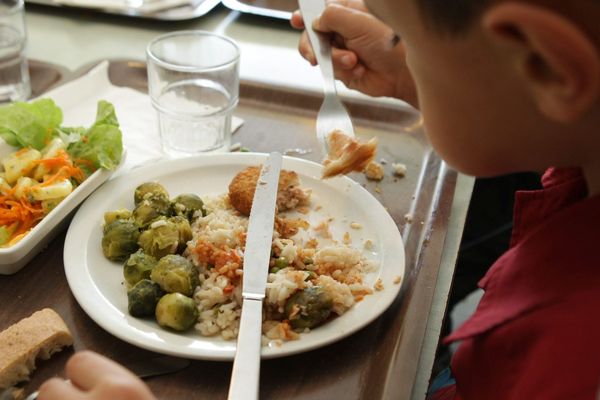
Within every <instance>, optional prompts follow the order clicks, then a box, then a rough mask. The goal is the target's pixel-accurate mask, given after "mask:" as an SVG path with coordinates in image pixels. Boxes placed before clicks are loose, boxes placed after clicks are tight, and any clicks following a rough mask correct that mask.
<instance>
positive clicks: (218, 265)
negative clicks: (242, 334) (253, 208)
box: [186, 195, 375, 342]
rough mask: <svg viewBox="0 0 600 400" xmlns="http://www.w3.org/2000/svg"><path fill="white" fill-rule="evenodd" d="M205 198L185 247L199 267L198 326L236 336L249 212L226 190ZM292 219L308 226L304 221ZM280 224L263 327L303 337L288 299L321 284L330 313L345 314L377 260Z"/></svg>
mask: <svg viewBox="0 0 600 400" xmlns="http://www.w3.org/2000/svg"><path fill="white" fill-rule="evenodd" d="M203 200H204V203H205V209H206V210H207V215H206V216H204V217H200V218H197V219H196V221H195V222H194V224H193V225H192V230H193V239H192V240H191V241H190V242H189V243H188V248H187V253H186V254H187V255H188V257H189V258H190V259H191V260H192V262H193V263H194V265H195V266H196V267H197V268H198V270H199V273H200V286H198V287H197V288H196V291H195V293H194V299H195V301H196V303H197V306H198V311H199V318H198V322H197V324H196V326H195V327H196V330H197V331H198V332H199V333H200V334H201V335H203V336H221V337H222V338H223V339H226V340H232V339H235V338H236V337H237V334H238V331H239V323H240V315H241V304H242V276H243V255H244V248H245V241H246V231H247V228H248V218H247V217H245V216H243V215H241V214H240V213H239V212H238V211H236V210H235V209H234V208H233V207H232V206H231V204H230V202H229V198H228V196H227V195H222V196H213V197H206V198H204V199H203ZM294 224H295V225H294V226H299V227H303V228H307V227H308V223H307V222H305V221H301V222H298V221H296V222H294ZM283 225H284V224H283ZM281 226H282V223H278V224H276V227H277V229H276V231H275V232H274V234H273V242H272V258H271V263H270V268H271V269H270V271H271V272H270V273H269V275H268V280H267V288H266V297H265V300H264V308H263V316H264V320H263V324H262V332H263V339H264V340H265V341H267V342H268V341H270V340H275V341H280V340H293V339H298V338H299V334H298V333H297V332H296V331H294V330H293V329H292V327H291V325H290V323H289V321H288V320H287V316H286V314H285V311H286V310H285V307H286V302H287V301H288V300H289V299H290V297H291V296H293V295H294V294H295V293H297V292H298V291H301V290H304V289H307V288H311V287H317V286H318V287H320V288H322V289H323V291H324V292H326V293H327V295H328V296H329V298H331V301H332V306H331V310H332V315H342V314H344V313H345V312H346V311H348V310H349V309H350V308H351V307H352V306H353V305H354V304H355V303H356V302H357V301H360V300H361V299H362V298H363V297H364V296H366V295H368V294H371V293H372V289H371V288H370V287H369V286H368V285H366V284H365V283H364V281H363V278H364V275H365V274H366V273H367V272H370V271H372V270H373V269H374V267H375V265H373V262H371V261H368V260H367V259H365V258H364V257H363V256H362V254H361V252H360V251H359V250H357V249H354V248H352V247H349V246H347V245H332V246H323V247H319V245H318V241H317V240H315V238H311V237H310V236H309V235H308V232H309V231H308V230H305V231H304V232H301V233H299V234H296V235H292V236H291V237H289V229H288V230H286V229H285V228H280V227H281ZM296 230H297V229H296ZM293 232H295V230H294V231H293ZM282 257H283V258H284V259H286V260H290V261H291V262H289V265H288V266H287V267H284V268H280V269H278V268H277V267H276V260H277V259H279V258H282ZM325 323H327V321H325ZM305 331H308V329H305Z"/></svg>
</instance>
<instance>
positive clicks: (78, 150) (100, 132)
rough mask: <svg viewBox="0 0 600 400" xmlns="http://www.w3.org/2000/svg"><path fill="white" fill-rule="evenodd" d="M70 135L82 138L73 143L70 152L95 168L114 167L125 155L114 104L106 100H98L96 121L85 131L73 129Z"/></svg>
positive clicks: (72, 155) (69, 148)
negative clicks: (78, 135)
mask: <svg viewBox="0 0 600 400" xmlns="http://www.w3.org/2000/svg"><path fill="white" fill-rule="evenodd" d="M68 133H69V134H70V135H74V134H80V135H81V139H80V140H79V141H76V142H74V143H71V144H70V145H69V147H68V152H69V154H70V155H71V157H73V158H75V159H84V160H88V161H90V162H91V163H92V165H93V166H94V168H105V169H114V168H116V167H117V165H119V162H120V161H121V157H122V155H123V139H122V135H121V130H120V129H119V122H118V120H117V116H116V114H115V108H114V106H113V105H112V104H111V103H109V102H107V101H104V100H100V101H99V102H98V110H97V112H96V122H94V125H92V126H91V127H90V128H89V129H87V130H86V131H85V132H84V131H81V130H79V131H78V130H77V129H71V130H69V132H68Z"/></svg>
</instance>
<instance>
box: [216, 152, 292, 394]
mask: <svg viewBox="0 0 600 400" xmlns="http://www.w3.org/2000/svg"><path fill="white" fill-rule="evenodd" d="M281 163H282V156H281V154H279V153H277V152H274V153H271V154H270V155H269V157H268V158H267V160H266V161H265V162H264V163H263V166H262V168H261V171H260V176H259V178H258V181H257V183H256V191H255V192H254V198H253V200H252V208H251V209H250V218H249V222H248V234H247V236H246V249H245V251H244V275H243V278H242V285H243V286H242V298H243V304H242V315H241V317H240V329H239V332H238V340H237V348H236V352H235V359H234V361H233V371H232V373H231V382H230V385H229V396H228V398H229V400H242V399H243V400H252V399H258V386H259V385H258V384H259V378H260V349H261V325H262V303H263V299H264V297H265V290H266V287H267V275H268V273H269V259H270V256H271V242H272V240H273V225H274V222H275V207H276V200H277V187H278V184H279V172H280V171H281Z"/></svg>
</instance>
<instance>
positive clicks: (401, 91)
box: [291, 0, 417, 106]
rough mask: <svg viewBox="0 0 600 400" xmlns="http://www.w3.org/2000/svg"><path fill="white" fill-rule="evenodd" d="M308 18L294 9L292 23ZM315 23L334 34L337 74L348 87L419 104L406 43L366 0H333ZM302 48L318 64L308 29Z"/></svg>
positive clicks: (299, 24)
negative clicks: (377, 14) (367, 6)
mask: <svg viewBox="0 0 600 400" xmlns="http://www.w3.org/2000/svg"><path fill="white" fill-rule="evenodd" d="M304 22H305V21H303V20H302V15H301V14H300V12H299V11H296V12H294V14H293V15H292V19H291V25H292V26H293V27H294V28H296V29H304V28H305V25H304ZM306 22H307V23H308V21H306ZM312 23H313V28H314V29H315V30H317V31H320V32H323V33H329V34H331V35H332V59H333V68H334V73H335V77H336V78H337V79H339V80H341V81H342V82H344V84H345V85H346V86H347V87H349V88H351V89H356V90H359V91H361V92H363V93H365V94H368V95H371V96H388V97H396V98H400V99H403V100H405V101H406V102H408V103H410V104H412V105H414V106H416V103H417V95H416V90H415V86H414V82H413V80H412V77H411V76H410V73H409V71H408V68H407V66H406V62H405V51H404V46H403V45H402V43H401V42H399V40H398V39H397V37H396V36H395V35H394V32H393V31H392V29H391V28H390V27H388V26H387V25H385V24H384V23H383V22H381V21H379V20H378V19H377V18H375V17H374V16H373V15H371V14H369V12H368V11H367V9H366V7H365V6H364V4H363V2H362V0H335V1H330V2H328V3H327V7H326V8H325V11H323V13H322V14H321V16H320V18H318V19H316V20H315V21H313V22H312ZM298 49H299V51H300V54H301V55H302V56H303V57H304V58H305V59H306V60H308V61H309V62H310V63H311V64H312V65H316V64H317V61H316V58H315V55H314V52H313V49H312V47H311V45H310V42H309V40H308V35H307V33H306V31H304V32H303V33H302V37H301V39H300V44H299V46H298Z"/></svg>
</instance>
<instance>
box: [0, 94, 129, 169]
mask: <svg viewBox="0 0 600 400" xmlns="http://www.w3.org/2000/svg"><path fill="white" fill-rule="evenodd" d="M62 120H63V114H62V111H61V109H60V108H59V107H58V106H57V105H56V104H55V103H54V101H52V100H51V99H41V100H37V101H34V102H31V103H22V102H16V103H12V104H10V105H7V106H3V107H0V138H2V139H4V140H5V141H6V142H7V143H8V144H10V145H12V146H15V147H18V148H25V147H31V148H34V149H37V150H42V149H43V148H44V147H45V146H46V144H48V143H49V142H50V140H51V139H52V138H54V137H60V138H61V139H63V140H64V142H65V143H68V144H69V145H68V148H67V151H68V153H69V154H70V155H71V157H72V158H74V159H82V160H87V161H89V162H90V163H91V165H92V166H93V168H94V169H97V168H100V167H102V168H106V169H114V168H115V167H116V166H117V165H118V164H119V162H120V161H121V157H122V153H123V143H122V138H121V131H120V129H119V123H118V122H117V117H116V115H115V110H114V107H113V105H112V104H110V103H108V102H106V101H104V100H101V101H99V102H98V110H97V112H96V122H94V124H93V125H92V126H91V127H90V128H89V129H85V128H81V127H63V126H60V124H61V123H62ZM87 172H91V171H87Z"/></svg>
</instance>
